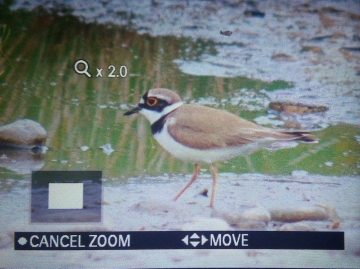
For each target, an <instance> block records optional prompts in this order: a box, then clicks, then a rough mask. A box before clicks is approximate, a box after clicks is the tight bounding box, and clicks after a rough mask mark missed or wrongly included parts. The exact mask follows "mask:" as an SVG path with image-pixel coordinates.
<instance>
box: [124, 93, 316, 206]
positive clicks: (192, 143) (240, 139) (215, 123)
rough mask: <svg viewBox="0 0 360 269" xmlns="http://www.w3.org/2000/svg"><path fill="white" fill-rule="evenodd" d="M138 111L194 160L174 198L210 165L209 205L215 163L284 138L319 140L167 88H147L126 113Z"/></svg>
mask: <svg viewBox="0 0 360 269" xmlns="http://www.w3.org/2000/svg"><path fill="white" fill-rule="evenodd" d="M138 112H139V113H141V114H143V115H144V116H145V117H146V118H147V119H148V120H149V121H150V124H151V131H152V134H153V135H154V138H155V139H156V140H157V141H158V142H159V144H160V145H161V146H162V147H163V148H164V149H165V150H167V151H168V152H170V153H171V154H172V155H174V156H175V157H177V158H179V159H181V160H184V161H187V162H193V163H194V164H195V169H194V174H193V176H192V178H191V180H190V181H189V182H188V183H187V184H186V186H185V187H184V188H183V189H182V190H181V191H180V192H179V193H178V194H177V195H176V196H175V198H174V200H177V199H178V198H179V197H180V196H181V194H182V193H183V192H184V191H185V190H186V189H187V188H188V187H189V186H190V185H191V184H192V183H194V181H195V180H196V179H197V177H198V175H199V170H200V164H201V163H206V164H209V165H210V171H211V173H212V175H213V186H212V193H211V198H210V207H214V198H215V190H216V181H217V171H216V169H215V168H214V166H213V165H212V163H214V162H217V161H225V160H228V159H231V158H233V157H236V156H239V155H246V154H250V153H252V152H254V151H256V150H257V149H259V148H261V147H265V148H267V147H283V145H282V144H283V143H284V142H286V143H287V142H291V141H292V142H294V141H304V142H317V141H316V138H315V137H314V136H313V135H312V134H311V133H310V132H308V131H288V130H275V129H271V128H266V127H262V126H259V125H257V124H255V123H252V122H250V121H247V120H244V119H242V118H240V117H238V116H236V115H234V114H231V113H229V112H227V111H224V110H220V109H215V108H210V107H205V106H200V105H193V104H184V103H183V102H182V101H181V98H180V97H179V95H178V94H177V93H175V92H174V91H171V90H168V89H164V88H156V89H151V90H149V91H147V92H146V93H145V94H144V95H143V96H142V98H141V99H140V102H139V104H138V106H137V107H135V108H133V109H132V110H130V111H128V112H126V113H125V114H124V115H131V114H134V113H138ZM277 145H281V146H277Z"/></svg>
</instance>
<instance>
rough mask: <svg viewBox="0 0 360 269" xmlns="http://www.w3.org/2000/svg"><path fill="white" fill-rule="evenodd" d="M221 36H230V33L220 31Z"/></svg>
mask: <svg viewBox="0 0 360 269" xmlns="http://www.w3.org/2000/svg"><path fill="white" fill-rule="evenodd" d="M220 34H221V35H225V36H231V35H232V32H231V31H220Z"/></svg>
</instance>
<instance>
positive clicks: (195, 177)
mask: <svg viewBox="0 0 360 269" xmlns="http://www.w3.org/2000/svg"><path fill="white" fill-rule="evenodd" d="M199 172H200V165H199V164H198V163H196V164H195V167H194V174H193V176H192V178H191V180H190V181H189V182H188V184H186V186H185V187H184V188H183V189H182V190H181V191H180V192H179V193H178V194H177V195H176V196H175V198H174V201H176V200H177V199H178V198H179V197H180V196H181V194H183V193H184V191H186V189H187V188H189V186H190V185H191V184H193V183H194V182H195V180H196V179H197V177H198V175H199Z"/></svg>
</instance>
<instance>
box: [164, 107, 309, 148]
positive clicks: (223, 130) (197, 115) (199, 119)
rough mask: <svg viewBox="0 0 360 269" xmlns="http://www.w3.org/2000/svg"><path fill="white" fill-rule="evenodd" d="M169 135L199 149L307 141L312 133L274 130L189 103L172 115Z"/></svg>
mask: <svg viewBox="0 0 360 269" xmlns="http://www.w3.org/2000/svg"><path fill="white" fill-rule="evenodd" d="M169 133H170V134H171V135H172V136H173V137H174V139H175V140H176V141H178V142H181V143H182V144H184V145H186V146H188V147H191V148H198V149H211V148H216V147H217V148H219V147H220V148H221V147H229V146H242V145H244V144H247V143H250V142H255V141H259V140H262V139H272V140H304V141H306V140H305V139H306V138H304V139H302V138H303V137H304V134H309V133H308V132H301V131H298V132H294V133H292V132H286V131H278V130H273V129H270V128H265V127H262V126H259V125H257V124H255V123H252V122H250V121H247V120H244V119H242V118H240V117H238V116H236V115H234V114H231V113H229V112H227V111H224V110H219V109H214V108H209V107H204V106H198V105H187V104H186V105H182V106H181V107H179V108H178V109H177V110H175V111H174V112H172V113H170V115H169ZM308 139H309V141H310V135H309V137H308ZM311 141H312V140H311Z"/></svg>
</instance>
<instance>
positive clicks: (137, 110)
mask: <svg viewBox="0 0 360 269" xmlns="http://www.w3.org/2000/svg"><path fill="white" fill-rule="evenodd" d="M140 109H141V108H139V107H138V106H137V107H135V108H133V109H131V110H129V111H127V112H125V113H124V116H129V115H132V114H135V113H138V112H139V111H140Z"/></svg>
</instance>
